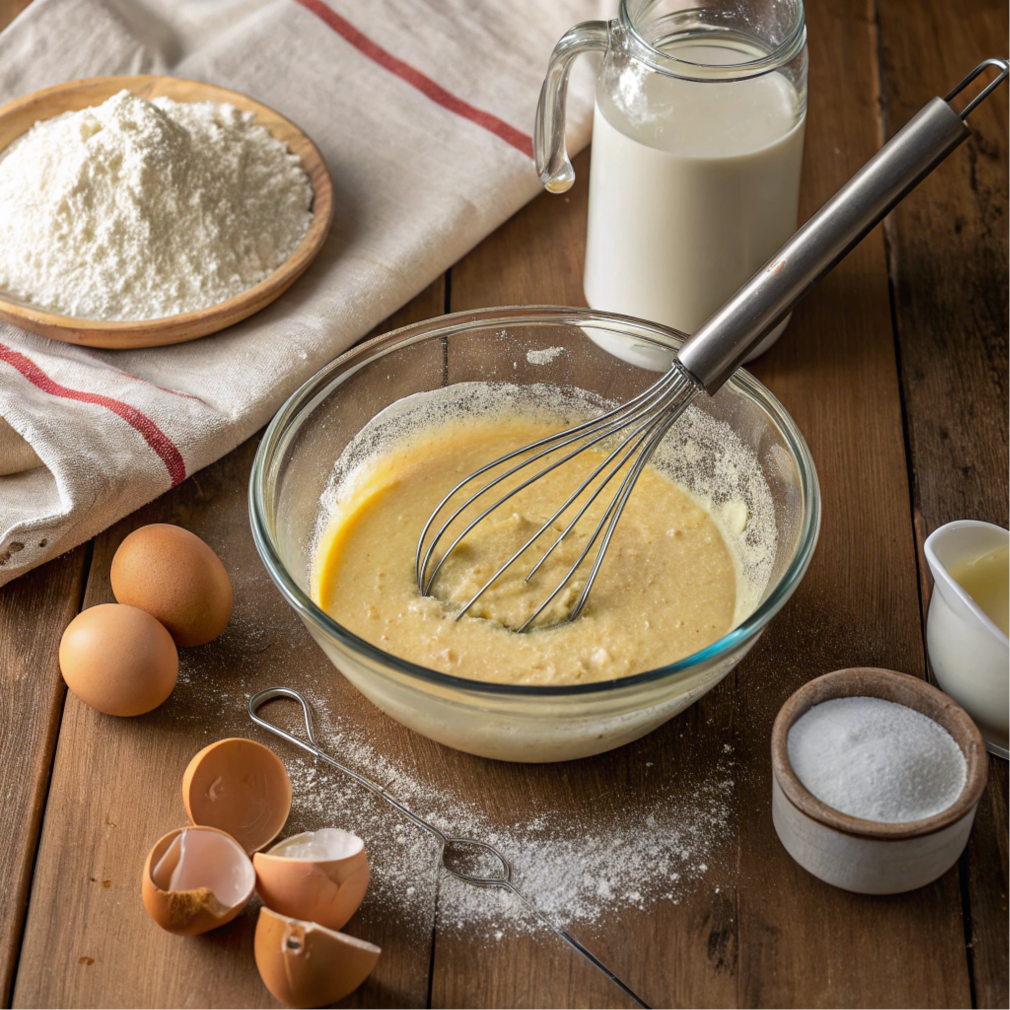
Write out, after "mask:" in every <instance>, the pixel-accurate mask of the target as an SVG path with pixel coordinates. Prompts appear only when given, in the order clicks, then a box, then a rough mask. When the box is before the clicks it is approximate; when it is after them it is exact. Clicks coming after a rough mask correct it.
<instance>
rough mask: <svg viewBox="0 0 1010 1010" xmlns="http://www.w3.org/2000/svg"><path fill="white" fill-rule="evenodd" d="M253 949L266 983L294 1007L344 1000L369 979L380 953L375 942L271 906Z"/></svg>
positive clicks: (261, 918)
mask: <svg viewBox="0 0 1010 1010" xmlns="http://www.w3.org/2000/svg"><path fill="white" fill-rule="evenodd" d="M254 950H255V955H256V967H257V968H259V972H260V978H261V979H263V984H264V985H265V986H266V987H267V988H268V989H269V990H270V992H271V993H272V995H273V996H274V997H275V998H276V999H279V1000H280V1001H281V1002H282V1003H286V1004H287V1005H288V1006H290V1007H321V1006H326V1005H327V1004H329V1003H334V1002H336V1001H337V1000H338V999H343V998H344V997H345V996H346V995H348V993H352V992H354V990H355V989H357V988H358V986H359V985H361V983H362V982H364V981H365V979H366V978H368V976H369V975H370V974H371V971H372V969H373V968H374V967H375V962H376V961H377V960H378V957H379V954H380V953H381V951H380V950H379V948H378V947H376V946H375V944H372V943H367V942H366V941H365V940H357V939H355V938H354V937H353V936H348V935H347V934H346V933H338V932H337V931H336V930H333V929H327V928H326V927H325V926H320V925H318V924H317V923H315V922H305V921H304V920H302V919H292V918H289V917H288V916H286V915H278V914H277V913H276V912H272V911H271V910H270V909H269V908H261V909H260V916H259V919H257V920H256V939H255V942H254Z"/></svg>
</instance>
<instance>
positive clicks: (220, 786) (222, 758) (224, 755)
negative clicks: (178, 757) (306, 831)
mask: <svg viewBox="0 0 1010 1010" xmlns="http://www.w3.org/2000/svg"><path fill="white" fill-rule="evenodd" d="M182 802H183V804H184V805H185V807H186V813H187V814H189V819H190V820H191V821H192V822H193V823H194V824H206V825H209V826H210V827H212V828H220V829H221V830H222V831H226V832H227V833H228V834H229V835H231V836H232V838H234V839H235V840H236V841H237V842H238V843H239V845H241V846H242V848H243V849H245V850H246V852H255V851H256V850H257V849H262V848H263V846H265V845H269V844H270V843H271V842H272V841H273V840H274V839H275V838H276V837H277V836H278V835H279V834H280V831H281V828H283V827H284V822H285V821H286V820H287V819H288V813H289V812H290V810H291V780H290V779H289V778H288V773H287V769H286V768H285V767H284V764H283V762H282V761H281V759H280V758H279V757H278V756H277V755H276V754H275V753H274V752H273V751H272V750H271V749H270V748H269V747H264V746H263V744H261V743H256V742H255V741H254V740H245V739H243V738H242V737H229V738H228V739H226V740H218V741H217V743H212V744H210V746H208V747H204V749H203V750H202V751H200V753H199V754H197V755H196V756H195V757H194V758H193V760H192V761H190V763H189V766H188V767H187V768H186V772H185V774H184V775H183V777H182Z"/></svg>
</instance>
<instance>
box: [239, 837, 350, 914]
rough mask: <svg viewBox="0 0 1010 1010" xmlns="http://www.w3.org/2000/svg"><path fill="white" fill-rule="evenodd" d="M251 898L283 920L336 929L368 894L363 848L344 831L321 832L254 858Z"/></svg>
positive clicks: (295, 838)
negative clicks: (307, 921)
mask: <svg viewBox="0 0 1010 1010" xmlns="http://www.w3.org/2000/svg"><path fill="white" fill-rule="evenodd" d="M253 866H254V867H255V868H256V893H257V894H258V895H259V896H260V898H261V899H262V900H263V904H264V905H266V906H267V907H268V908H272V909H273V910H274V911H275V912H280V913H281V914H282V915H292V916H294V917H295V918H296V919H310V920H311V921H312V922H318V923H319V925H321V926H326V927H327V928H328V929H340V927H341V926H343V925H344V923H345V922H347V920H348V919H350V917H351V916H352V915H354V913H355V912H356V911H357V910H358V906H359V905H360V904H361V901H362V899H363V898H364V897H365V891H366V890H367V889H368V858H367V857H366V856H365V843H364V842H363V841H362V840H361V839H360V838H358V836H357V835H352V834H351V833H350V832H349V831H341V830H340V829H339V828H321V829H320V830H318V831H306V832H303V833H302V834H300V835H293V836H292V837H291V838H286V839H285V840H284V841H283V842H278V843H277V844H276V845H275V846H274V847H273V848H272V849H271V850H270V851H269V852H257V853H256V855H255V856H253Z"/></svg>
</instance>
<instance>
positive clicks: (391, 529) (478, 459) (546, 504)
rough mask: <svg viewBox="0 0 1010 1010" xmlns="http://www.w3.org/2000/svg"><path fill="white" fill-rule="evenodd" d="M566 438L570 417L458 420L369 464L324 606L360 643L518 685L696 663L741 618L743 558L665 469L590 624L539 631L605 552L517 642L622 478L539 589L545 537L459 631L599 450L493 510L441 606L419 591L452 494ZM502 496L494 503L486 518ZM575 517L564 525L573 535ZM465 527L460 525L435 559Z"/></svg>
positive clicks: (321, 585)
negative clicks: (500, 465) (434, 524)
mask: <svg viewBox="0 0 1010 1010" xmlns="http://www.w3.org/2000/svg"><path fill="white" fill-rule="evenodd" d="M557 430H558V422H557V420H556V419H555V420H549V419H541V420H537V419H531V418H522V417H515V416H512V417H505V418H499V419H491V418H475V419H473V420H469V421H466V422H459V421H451V422H448V423H446V424H444V425H442V426H441V427H438V428H436V429H430V428H429V429H428V430H427V431H424V432H420V433H417V434H415V435H414V436H413V437H412V438H411V439H409V440H408V441H406V442H405V443H403V444H401V445H400V446H398V447H396V448H394V449H392V450H388V451H387V452H385V453H384V454H380V455H378V456H377V457H376V458H374V459H372V460H370V461H369V462H368V465H367V467H365V468H363V471H362V472H361V473H360V474H358V475H357V478H356V479H355V480H354V481H353V482H351V485H350V488H349V489H348V491H347V493H346V494H344V495H342V498H341V500H340V502H339V504H338V505H337V508H336V511H335V512H334V514H333V516H332V518H331V520H330V522H329V525H328V527H327V528H326V530H325V532H324V533H323V536H322V537H321V539H320V541H319V547H318V552H317V555H316V559H315V564H314V566H313V577H312V595H313V598H314V600H315V601H316V603H317V604H319V605H320V606H321V607H322V608H323V609H324V610H326V611H327V613H329V614H330V615H331V616H332V617H334V618H335V619H336V620H337V621H338V622H339V623H340V624H342V625H343V626H344V627H345V628H347V629H348V630H349V631H351V632H353V633H354V634H356V635H358V636H359V637H361V638H363V639H365V640H366V641H369V642H371V643H373V644H375V645H377V646H379V647H380V648H381V649H383V650H385V651H387V652H390V653H392V654H393V655H395V656H399V657H401V658H403V659H407V660H410V661H412V662H414V663H418V664H420V665H422V666H426V667H429V668H430V669H434V670H439V671H442V672H444V673H449V674H454V675H456V676H461V677H470V678H473V679H477V680H486V681H497V682H501V683H510V684H540V685H544V684H555V685H556V684H578V683H585V682H590V681H601V680H611V679H614V678H618V677H626V676H629V675H631V674H635V673H640V672H642V671H645V670H650V669H654V668H656V667H659V666H663V665H666V664H668V663H672V662H675V661H677V660H679V659H683V658H684V657H686V656H688V655H691V654H692V653H694V652H697V651H698V650H699V649H702V648H704V647H705V646H707V645H709V644H711V643H712V642H714V641H715V640H716V639H718V638H720V637H721V636H722V635H724V634H725V633H726V632H728V631H729V630H730V629H731V628H732V627H733V626H734V625H735V624H736V623H737V622H738V620H739V616H738V614H737V610H738V606H737V605H738V570H737V569H738V566H737V563H736V560H735V558H734V556H733V553H732V552H731V550H730V548H729V547H728V546H727V543H726V540H725V539H724V538H723V535H722V533H721V532H720V529H719V527H718V526H717V525H716V523H715V521H714V520H713V518H712V516H711V515H710V514H709V513H708V512H706V511H705V509H704V508H702V507H701V506H700V505H699V504H698V503H697V501H696V500H695V499H694V498H692V497H691V496H690V495H688V494H687V493H686V492H685V491H684V490H682V489H681V488H680V487H679V486H678V485H677V484H675V483H674V482H673V481H672V480H671V479H669V478H668V477H666V476H665V475H663V474H662V473H660V472H659V471H657V470H655V469H653V468H652V467H651V466H650V467H647V468H646V469H645V470H644V471H643V473H642V475H641V477H640V479H639V481H638V484H637V485H636V488H635V491H634V493H633V494H632V495H631V497H630V499H629V501H628V504H627V507H626V508H625V511H624V514H623V516H622V517H621V521H620V522H619V523H618V525H617V529H616V531H615V534H614V537H613V540H612V541H611V544H610V547H609V549H608V551H607V555H606V558H605V560H604V563H603V566H602V568H601V570H600V573H599V576H598V578H597V580H596V582H595V584H594V586H593V590H592V593H591V594H590V596H589V600H588V603H587V605H586V607H585V609H584V610H583V611H582V613H581V615H580V616H579V618H578V619H577V620H575V621H573V622H570V623H564V624H561V625H559V626H557V627H545V628H540V629H539V630H536V628H537V625H540V624H551V623H552V622H555V621H557V620H559V619H561V618H562V617H563V616H564V615H565V614H566V613H567V612H568V610H569V608H570V607H571V605H572V603H573V602H574V600H575V599H576V597H577V596H578V593H579V592H580V591H581V589H582V588H583V586H584V585H585V578H586V577H587V575H588V572H589V570H590V568H591V563H592V559H593V557H594V556H595V547H594V549H593V550H592V551H591V552H590V554H589V556H588V558H587V559H586V561H585V562H584V563H583V565H582V566H581V567H580V569H579V571H578V572H577V573H576V575H575V577H574V578H573V579H572V582H571V584H570V585H569V586H568V587H566V589H565V590H563V591H562V593H561V594H559V596H558V597H557V598H556V599H555V601H554V602H553V603H552V605H551V607H549V608H548V610H546V611H545V612H544V614H542V615H541V617H540V618H538V620H537V625H535V626H534V628H535V630H532V631H529V632H527V633H524V634H517V633H516V632H515V631H512V630H510V628H513V627H517V626H518V625H520V624H522V623H523V621H525V620H526V618H527V617H528V616H529V615H530V614H531V613H532V612H533V611H534V610H535V609H536V607H537V606H539V605H540V603H541V602H542V601H543V600H544V598H545V597H546V596H547V595H548V594H549V593H550V592H551V591H552V590H553V588H554V587H555V586H556V585H557V584H558V583H559V582H560V581H561V579H562V578H563V576H564V574H565V573H566V572H567V571H568V569H569V568H570V567H571V565H572V564H573V563H574V561H575V559H576V558H577V557H578V555H579V553H580V552H581V550H582V548H583V546H584V544H585V541H586V539H587V538H588V537H589V535H590V534H591V531H592V530H594V529H595V527H596V523H597V522H598V520H599V517H600V515H602V511H603V510H604V509H605V507H606V503H608V502H609V500H610V498H611V496H612V494H613V493H614V491H616V488H617V486H618V483H619V479H618V478H615V480H614V481H612V482H611V484H610V485H608V488H607V490H606V491H604V493H603V494H601V495H600V497H599V498H598V499H597V501H596V502H595V503H594V505H593V507H592V508H591V509H590V511H589V512H587V514H586V515H585V516H584V517H583V519H582V520H580V522H579V523H578V525H577V526H576V527H575V529H574V530H573V532H572V533H571V534H569V535H568V536H567V537H566V538H565V540H564V541H562V544H561V545H560V547H559V548H558V549H556V550H555V551H554V552H553V553H552V554H551V556H550V557H549V558H548V560H547V562H546V563H545V564H544V565H543V567H542V568H541V569H540V570H539V571H538V572H537V574H536V575H535V576H534V577H533V578H532V579H531V580H530V581H529V582H528V583H524V582H523V579H524V578H525V576H526V574H527V572H528V571H529V570H530V568H531V567H532V566H533V565H534V564H535V563H536V562H537V561H539V560H540V558H541V557H542V556H543V554H544V552H545V551H546V550H547V548H548V547H549V546H550V545H551V544H552V543H553V541H554V540H555V539H556V536H557V534H554V536H551V535H550V534H549V533H546V534H544V535H543V536H542V537H541V538H540V540H539V541H537V543H536V544H534V545H533V546H532V547H531V548H530V549H529V550H528V551H527V552H526V553H525V554H524V555H523V556H522V557H521V558H520V559H519V560H518V561H517V562H516V563H515V564H514V565H513V566H512V567H511V568H510V569H509V570H508V571H507V572H506V573H505V575H504V576H502V578H501V579H500V580H499V582H497V583H495V585H494V586H492V587H491V589H490V590H488V592H487V593H485V594H484V595H483V596H482V597H481V598H480V600H479V601H478V602H477V603H476V604H475V605H474V606H473V608H471V611H470V612H469V613H468V614H467V615H466V616H464V617H463V618H462V619H461V620H459V621H454V620H453V618H454V617H455V616H456V614H457V613H458V611H459V608H460V607H461V606H462V605H463V603H465V602H466V601H467V600H468V599H470V597H471V596H473V594H474V593H475V592H476V591H477V590H478V589H479V588H480V587H481V586H482V585H483V584H484V582H486V581H487V579H488V578H489V577H490V576H491V574H493V572H494V571H495V570H496V569H497V568H498V567H499V566H500V564H502V563H503V562H504V561H505V560H506V559H507V558H508V557H510V556H511V554H512V553H513V552H514V551H515V550H517V549H518V548H519V547H520V546H521V545H522V544H523V543H524V542H525V541H526V540H527V539H529V537H530V536H531V535H532V534H533V532H534V531H535V530H536V529H538V528H539V527H540V526H541V525H542V524H543V523H544V522H545V521H546V520H547V519H548V517H550V516H551V515H552V514H553V512H554V511H555V510H556V509H557V508H558V507H559V506H560V504H561V503H562V502H563V501H564V500H565V499H566V498H567V497H568V495H569V494H570V493H571V492H572V491H573V490H574V489H575V487H576V486H577V485H578V483H579V482H580V481H581V480H582V479H584V477H585V476H587V475H588V474H589V472H590V471H591V470H592V469H593V468H594V467H595V466H596V465H598V463H599V462H600V461H601V460H602V458H603V456H602V455H601V454H599V453H597V452H595V451H594V450H589V451H587V452H585V453H583V454H582V455H581V456H579V457H577V458H576V459H574V460H572V461H571V462H570V463H568V464H566V465H565V466H564V467H561V468H559V469H558V470H555V471H553V472H552V473H550V474H549V475H547V476H545V477H544V478H542V479H540V480H538V481H536V482H535V483H534V484H532V485H531V486H530V487H529V488H527V489H525V490H524V491H522V492H520V493H519V494H518V495H516V496H515V497H514V498H512V499H510V500H509V502H507V503H506V504H505V505H502V506H501V507H500V508H499V509H498V510H497V511H495V512H493V513H492V514H491V515H490V516H489V517H488V518H487V519H486V520H484V522H482V523H481V524H479V525H478V526H477V527H476V529H475V530H474V531H473V532H472V533H470V534H469V535H468V536H467V538H466V539H465V540H464V541H463V542H462V543H461V544H460V546H459V547H458V548H457V549H456V550H455V551H454V552H453V553H452V555H450V557H449V559H448V561H447V562H446V564H445V566H444V567H443V568H442V570H441V571H440V573H439V575H438V577H437V579H436V580H435V583H434V585H433V587H432V593H433V594H434V595H433V596H432V597H422V596H421V595H420V593H419V591H418V589H417V585H416V583H415V580H414V555H415V549H416V545H417V537H418V535H419V533H420V531H421V529H422V528H423V527H424V524H425V522H426V521H427V519H428V516H429V515H430V514H431V512H432V510H433V509H434V508H435V507H436V506H437V505H438V503H439V502H440V501H441V499H442V497H443V496H444V495H445V493H446V492H447V490H448V489H449V488H451V487H453V486H454V485H455V484H457V483H458V482H459V481H460V480H461V479H462V478H463V477H465V476H466V475H467V474H469V473H472V472H473V471H474V470H476V469H477V468H478V467H480V466H481V465H483V464H485V463H486V462H487V461H488V460H490V459H494V458H495V457H497V456H500V455H502V454H504V453H506V452H508V451H509V450H511V449H514V448H517V447H519V446H521V445H525V444H527V443H529V442H532V441H534V440H536V439H539V438H542V437H544V436H546V435H549V434H552V433H554V432H556V431H557ZM530 472H531V471H527V472H526V474H529V473H530ZM493 475H494V474H493V472H492V473H489V474H488V475H487V477H488V479H490V477H491V476H493ZM621 476H623V472H622V474H621ZM479 486H480V485H479V484H474V485H473V487H472V488H471V491H472V490H475V489H476V488H477V487H479ZM508 486H511V485H508V484H506V485H505V487H508ZM495 490H498V489H495ZM467 493H470V491H467ZM492 493H493V492H492ZM498 497H500V494H499V495H498ZM462 500H463V499H462V496H461V497H460V502H461V501H462ZM494 500H495V499H493V498H490V497H488V498H487V499H486V501H483V502H482V507H486V505H488V504H491V502H492V501H494ZM583 502H584V499H582V500H581V501H580V503H579V504H581V503H583ZM741 508H742V505H741ZM475 514H476V513H470V514H469V516H467V517H466V518H472V516H473V515H475ZM447 515H448V513H447ZM570 517H571V516H570V515H569V516H563V517H561V518H559V519H558V520H556V521H555V523H554V526H555V527H556V529H557V531H558V532H560V531H561V530H562V529H563V528H564V526H565V525H566V521H567V519H568V518H570ZM461 529H462V525H454V527H453V528H452V529H451V531H450V534H449V535H447V537H446V538H445V539H443V540H442V541H441V542H440V545H439V549H438V551H437V552H436V555H435V557H436V558H437V557H439V556H440V552H441V550H442V549H444V548H445V547H447V546H448V545H449V544H450V543H451V542H452V539H454V537H455V534H456V533H458V532H459V531H460V530H461Z"/></svg>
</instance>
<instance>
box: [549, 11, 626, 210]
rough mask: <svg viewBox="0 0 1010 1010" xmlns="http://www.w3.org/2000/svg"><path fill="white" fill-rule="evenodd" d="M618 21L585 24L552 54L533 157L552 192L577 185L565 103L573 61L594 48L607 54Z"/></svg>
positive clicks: (571, 33)
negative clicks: (569, 155) (566, 144)
mask: <svg viewBox="0 0 1010 1010" xmlns="http://www.w3.org/2000/svg"><path fill="white" fill-rule="evenodd" d="M617 25H618V22H617V21H610V22H607V21H583V22H582V24H578V25H576V26H575V27H574V28H572V29H570V30H569V31H567V32H565V34H564V35H562V36H561V38H560V39H559V40H558V44H557V45H556V46H555V47H554V52H552V53H551V59H550V63H548V64H547V76H546V77H545V78H544V84H543V87H542V88H541V89H540V101H539V102H537V121H536V128H535V129H534V131H533V154H534V156H535V158H536V166H537V174H538V175H539V176H540V181H541V182H542V183H543V184H544V186H545V188H546V189H547V190H548V191H549V192H551V193H564V192H565V191H566V190H569V189H571V188H572V183H573V182H575V171H574V170H573V168H572V163H571V161H570V160H569V158H568V149H567V148H566V146H565V101H566V99H567V96H568V76H569V74H570V73H571V69H572V60H574V59H575V57H576V56H578V55H579V54H580V53H586V52H589V51H590V50H591V49H602V50H604V51H606V50H607V49H608V48H609V46H610V34H611V31H612V30H613V29H615V28H616V27H617Z"/></svg>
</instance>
